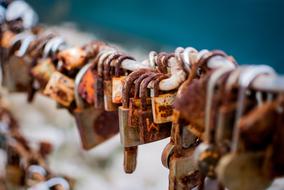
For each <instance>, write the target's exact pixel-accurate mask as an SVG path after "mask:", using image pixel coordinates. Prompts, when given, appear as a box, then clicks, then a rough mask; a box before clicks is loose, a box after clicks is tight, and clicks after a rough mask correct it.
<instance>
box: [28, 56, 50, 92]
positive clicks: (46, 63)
mask: <svg viewBox="0 0 284 190" xmlns="http://www.w3.org/2000/svg"><path fill="white" fill-rule="evenodd" d="M55 71H56V67H55V65H54V64H53V62H52V60H51V58H42V59H39V60H37V64H36V65H35V66H34V67H33V68H32V69H31V74H32V76H33V77H34V78H35V81H36V82H37V83H38V86H39V89H40V90H43V89H44V88H45V86H46V85H47V83H48V81H49V80H50V78H51V76H52V74H53V73H54V72H55Z"/></svg>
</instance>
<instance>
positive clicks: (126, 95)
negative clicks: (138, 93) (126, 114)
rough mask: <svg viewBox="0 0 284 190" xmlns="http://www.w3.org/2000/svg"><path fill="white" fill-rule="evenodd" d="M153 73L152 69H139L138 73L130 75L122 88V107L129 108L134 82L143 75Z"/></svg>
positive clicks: (134, 72)
mask: <svg viewBox="0 0 284 190" xmlns="http://www.w3.org/2000/svg"><path fill="white" fill-rule="evenodd" d="M149 71H153V70H151V69H139V70H137V71H133V72H132V73H130V74H129V75H128V76H127V77H126V80H125V83H124V85H123V88H122V107H123V108H128V107H129V100H130V90H131V88H132V85H133V83H134V81H135V80H136V79H137V78H138V77H139V76H140V75H142V74H143V73H145V72H149Z"/></svg>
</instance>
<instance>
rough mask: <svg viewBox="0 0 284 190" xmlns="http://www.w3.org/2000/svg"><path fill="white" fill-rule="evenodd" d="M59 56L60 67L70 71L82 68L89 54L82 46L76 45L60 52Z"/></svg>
mask: <svg viewBox="0 0 284 190" xmlns="http://www.w3.org/2000/svg"><path fill="white" fill-rule="evenodd" d="M57 58H58V60H59V64H60V67H63V68H64V69H66V70H67V71H70V70H74V69H78V68H81V67H82V66H83V65H84V64H85V61H86V58H87V54H86V52H85V51H84V50H83V49H82V48H79V47H74V48H69V49H65V50H63V51H61V52H59V53H58V55H57Z"/></svg>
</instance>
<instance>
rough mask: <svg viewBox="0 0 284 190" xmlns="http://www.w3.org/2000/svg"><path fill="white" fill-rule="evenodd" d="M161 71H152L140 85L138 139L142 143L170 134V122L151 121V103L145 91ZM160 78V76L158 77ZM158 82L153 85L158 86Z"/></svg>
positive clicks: (160, 138)
mask: <svg viewBox="0 0 284 190" xmlns="http://www.w3.org/2000/svg"><path fill="white" fill-rule="evenodd" d="M161 75H162V74H161V73H153V75H150V76H149V77H147V78H146V79H144V80H143V81H142V83H141V85H140V90H139V91H140V98H141V111H140V120H139V123H140V124H139V128H140V130H139V133H140V134H139V135H140V141H141V142H142V143H143V144H144V143H150V142H154V141H158V140H162V139H164V138H167V137H169V136H170V132H171V123H162V124H156V123H154V121H153V113H152V104H151V98H150V97H148V95H147V93H148V92H149V91H148V89H147V87H148V85H149V83H150V82H152V81H155V79H157V78H158V77H159V76H161ZM160 79H161V78H160ZM159 82H160V80H158V82H157V83H156V85H154V88H158V87H159V85H158V84H159Z"/></svg>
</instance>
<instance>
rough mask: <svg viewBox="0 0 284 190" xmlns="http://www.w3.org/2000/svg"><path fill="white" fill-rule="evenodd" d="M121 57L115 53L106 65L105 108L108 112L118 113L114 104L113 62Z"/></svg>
mask: <svg viewBox="0 0 284 190" xmlns="http://www.w3.org/2000/svg"><path fill="white" fill-rule="evenodd" d="M120 56H121V55H119V54H117V53H113V54H112V55H110V56H109V57H108V58H107V59H106V61H105V63H104V69H103V72H104V85H103V86H104V108H105V110H106V111H116V110H117V105H115V104H113V102H112V81H111V62H112V61H115V60H116V59H118V58H119V57H120Z"/></svg>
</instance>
